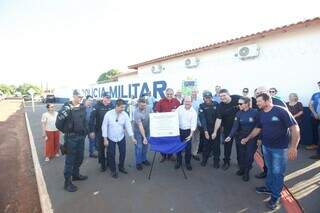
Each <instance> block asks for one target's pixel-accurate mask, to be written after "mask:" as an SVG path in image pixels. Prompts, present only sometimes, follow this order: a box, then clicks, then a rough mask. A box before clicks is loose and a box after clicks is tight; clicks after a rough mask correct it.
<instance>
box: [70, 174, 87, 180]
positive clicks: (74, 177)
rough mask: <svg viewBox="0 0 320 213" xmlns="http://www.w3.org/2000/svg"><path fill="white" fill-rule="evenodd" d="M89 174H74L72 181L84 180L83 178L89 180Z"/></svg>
mask: <svg viewBox="0 0 320 213" xmlns="http://www.w3.org/2000/svg"><path fill="white" fill-rule="evenodd" d="M87 179H88V176H85V175H80V174H79V175H78V176H73V177H72V181H82V180H87Z"/></svg>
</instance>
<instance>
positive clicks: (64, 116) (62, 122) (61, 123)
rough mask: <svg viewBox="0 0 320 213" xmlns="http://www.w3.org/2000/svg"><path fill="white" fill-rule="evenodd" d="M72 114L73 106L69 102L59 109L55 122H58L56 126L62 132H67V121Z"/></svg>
mask: <svg viewBox="0 0 320 213" xmlns="http://www.w3.org/2000/svg"><path fill="white" fill-rule="evenodd" d="M70 115H71V106H70V105H69V103H68V104H65V105H64V106H63V107H62V108H61V109H60V110H59V111H58V116H57V119H56V123H55V124H56V128H57V129H58V130H59V131H61V132H62V133H65V132H66V122H67V121H68V119H69V117H70Z"/></svg>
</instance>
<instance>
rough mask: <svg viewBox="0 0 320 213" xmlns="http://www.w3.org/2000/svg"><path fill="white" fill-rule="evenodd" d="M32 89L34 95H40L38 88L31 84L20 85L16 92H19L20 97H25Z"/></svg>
mask: <svg viewBox="0 0 320 213" xmlns="http://www.w3.org/2000/svg"><path fill="white" fill-rule="evenodd" d="M31 88H32V89H34V91H35V94H41V92H42V91H41V89H40V87H38V86H36V85H32V84H27V83H25V84H22V85H20V86H19V87H18V88H17V92H21V93H22V95H27V94H28V90H29V89H31Z"/></svg>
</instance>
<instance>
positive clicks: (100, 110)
mask: <svg viewBox="0 0 320 213" xmlns="http://www.w3.org/2000/svg"><path fill="white" fill-rule="evenodd" d="M113 108H114V107H113V105H112V103H111V97H110V95H109V94H108V93H107V92H104V93H103V94H102V100H101V101H99V102H97V104H96V105H95V107H94V109H93V111H92V113H91V116H90V122H89V131H90V135H89V136H90V137H91V138H96V141H97V143H98V159H99V163H100V171H101V172H104V171H106V166H107V165H106V159H107V157H106V152H107V148H106V147H105V145H104V144H103V137H102V131H101V126H102V122H103V118H104V115H105V114H106V113H107V112H108V111H109V110H111V109H113Z"/></svg>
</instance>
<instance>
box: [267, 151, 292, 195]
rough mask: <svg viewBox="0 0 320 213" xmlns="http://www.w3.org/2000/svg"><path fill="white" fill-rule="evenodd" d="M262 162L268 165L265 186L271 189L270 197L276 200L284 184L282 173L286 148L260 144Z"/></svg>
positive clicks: (286, 156) (286, 153) (286, 158)
mask: <svg viewBox="0 0 320 213" xmlns="http://www.w3.org/2000/svg"><path fill="white" fill-rule="evenodd" d="M262 148H263V155H264V162H265V164H266V165H267V167H268V172H267V178H266V187H267V188H268V189H269V190H270V191H271V198H272V199H273V200H278V199H279V198H280V193H281V191H282V188H283V185H284V173H285V170H286V166H287V161H288V149H273V148H268V147H266V146H262Z"/></svg>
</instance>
